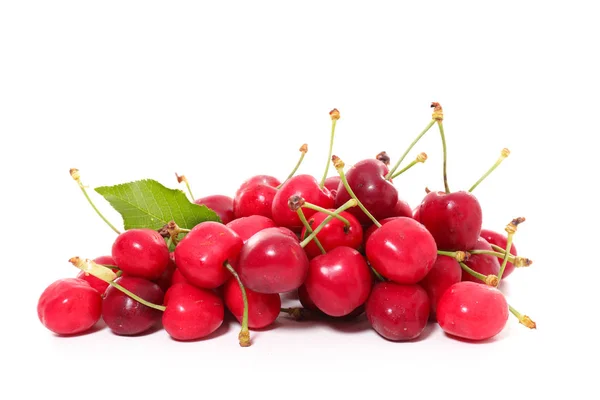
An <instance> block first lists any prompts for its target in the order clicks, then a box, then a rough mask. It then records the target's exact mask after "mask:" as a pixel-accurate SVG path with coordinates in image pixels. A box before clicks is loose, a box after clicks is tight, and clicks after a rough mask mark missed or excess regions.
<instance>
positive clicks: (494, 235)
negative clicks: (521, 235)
mask: <svg viewBox="0 0 600 400" xmlns="http://www.w3.org/2000/svg"><path fill="white" fill-rule="evenodd" d="M481 237H482V238H483V239H485V240H486V241H487V242H488V243H489V244H490V245H492V244H493V245H495V246H499V247H502V248H503V249H505V250H506V244H507V239H508V238H507V237H506V235H503V234H501V233H498V232H495V231H491V230H489V229H482V230H481ZM510 254H512V255H513V256H515V257H516V256H517V248H516V247H515V243H514V242H513V243H512V245H511V247H510ZM503 260H504V259H503V258H500V257H498V262H499V263H500V264H502V261H503ZM514 270H515V266H514V265H513V263H511V262H507V263H506V266H505V267H504V273H503V274H502V278H503V279H504V278H506V277H507V276H508V275H510V274H511V273H512V272H513V271H514Z"/></svg>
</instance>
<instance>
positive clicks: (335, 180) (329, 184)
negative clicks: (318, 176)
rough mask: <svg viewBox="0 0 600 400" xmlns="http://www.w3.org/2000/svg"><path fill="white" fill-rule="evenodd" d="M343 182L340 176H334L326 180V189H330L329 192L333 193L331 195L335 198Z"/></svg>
mask: <svg viewBox="0 0 600 400" xmlns="http://www.w3.org/2000/svg"><path fill="white" fill-rule="evenodd" d="M341 181H342V180H341V179H340V176H339V175H333V176H330V177H329V178H327V179H325V187H326V188H327V189H329V191H330V192H331V195H332V196H333V197H334V198H335V196H336V195H337V190H338V187H339V186H340V182H341Z"/></svg>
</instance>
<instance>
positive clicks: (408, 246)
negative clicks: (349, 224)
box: [366, 217, 437, 284]
mask: <svg viewBox="0 0 600 400" xmlns="http://www.w3.org/2000/svg"><path fill="white" fill-rule="evenodd" d="M366 253H367V259H368V260H369V262H370V263H371V265H372V266H373V268H375V270H376V271H377V272H379V273H380V274H381V275H383V276H384V277H386V278H388V279H390V280H392V281H394V282H397V283H402V284H412V283H417V282H419V281H420V280H421V279H423V278H424V277H425V276H426V275H427V274H428V273H429V271H430V270H431V268H432V267H433V263H434V262H435V260H436V258H437V248H436V246H435V240H433V237H432V236H431V234H430V233H429V232H428V231H427V229H425V227H424V226H423V225H421V224H420V223H418V222H417V221H415V220H414V219H412V218H407V217H398V218H397V219H395V220H393V221H390V222H388V223H387V224H385V225H383V226H382V227H381V228H379V229H377V230H375V232H373V233H372V234H371V237H369V240H368V241H367V245H366Z"/></svg>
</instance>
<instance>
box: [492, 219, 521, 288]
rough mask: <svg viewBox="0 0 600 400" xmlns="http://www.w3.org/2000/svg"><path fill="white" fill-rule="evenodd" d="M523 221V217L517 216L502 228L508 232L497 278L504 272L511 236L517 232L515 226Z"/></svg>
mask: <svg viewBox="0 0 600 400" xmlns="http://www.w3.org/2000/svg"><path fill="white" fill-rule="evenodd" d="M523 222H525V218H523V217H518V218H515V219H513V220H512V221H510V222H509V223H508V225H506V228H504V230H505V231H506V233H507V234H508V235H507V238H506V254H505V255H504V260H502V265H501V266H500V271H498V280H500V279H502V274H504V269H505V268H506V264H507V263H508V258H509V256H510V249H511V247H512V241H513V236H514V234H515V233H516V232H517V226H518V225H519V224H521V223H523Z"/></svg>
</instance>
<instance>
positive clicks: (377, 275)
mask: <svg viewBox="0 0 600 400" xmlns="http://www.w3.org/2000/svg"><path fill="white" fill-rule="evenodd" d="M369 266H370V267H371V271H373V274H375V277H376V278H377V279H378V280H379V281H380V282H385V278H384V277H383V276H381V274H380V273H379V272H377V270H376V269H375V268H373V266H372V265H369Z"/></svg>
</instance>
